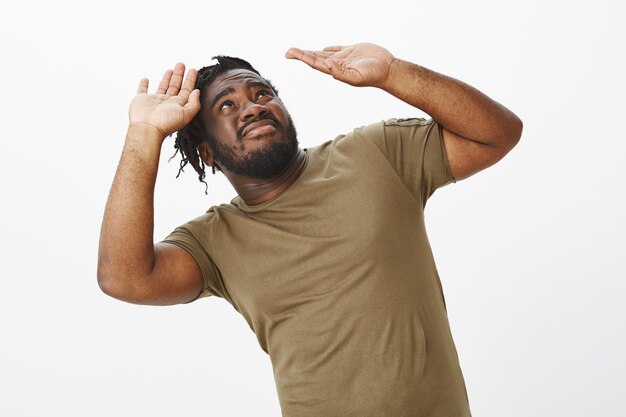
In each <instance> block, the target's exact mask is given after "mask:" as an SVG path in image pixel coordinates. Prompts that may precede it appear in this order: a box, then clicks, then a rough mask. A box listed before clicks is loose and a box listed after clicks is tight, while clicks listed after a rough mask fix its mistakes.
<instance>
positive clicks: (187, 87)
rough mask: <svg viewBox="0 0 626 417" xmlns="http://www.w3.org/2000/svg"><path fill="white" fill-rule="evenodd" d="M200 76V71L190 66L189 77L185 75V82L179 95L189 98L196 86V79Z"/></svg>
mask: <svg viewBox="0 0 626 417" xmlns="http://www.w3.org/2000/svg"><path fill="white" fill-rule="evenodd" d="M197 78H198V71H197V70H196V69H195V68H190V69H189V71H187V77H185V82H184V83H183V86H182V88H181V89H180V92H179V93H178V95H179V96H180V97H183V98H185V99H188V98H189V95H190V94H191V92H192V91H193V90H194V88H196V79H197Z"/></svg>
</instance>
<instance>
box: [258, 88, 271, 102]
mask: <svg viewBox="0 0 626 417" xmlns="http://www.w3.org/2000/svg"><path fill="white" fill-rule="evenodd" d="M271 95H272V94H271V93H270V92H269V91H268V90H260V91H259V92H258V93H256V99H257V100H259V99H261V98H263V97H266V96H271Z"/></svg>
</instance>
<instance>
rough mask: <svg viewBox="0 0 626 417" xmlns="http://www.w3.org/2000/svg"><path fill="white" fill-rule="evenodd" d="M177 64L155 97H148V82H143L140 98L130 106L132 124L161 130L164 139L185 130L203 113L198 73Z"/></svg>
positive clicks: (159, 87)
mask: <svg viewBox="0 0 626 417" xmlns="http://www.w3.org/2000/svg"><path fill="white" fill-rule="evenodd" d="M184 75H185V65H184V64H182V63H178V64H176V66H175V67H174V69H173V70H167V71H165V74H164V75H163V79H162V80H161V82H160V83H159V86H158V87H157V90H156V92H155V93H154V94H148V79H147V78H144V79H142V80H141V81H140V82H139V88H138V89H137V96H135V98H134V99H133V101H132V102H131V103H130V109H129V111H128V117H129V119H130V124H131V125H134V124H145V125H149V126H152V127H154V128H156V129H158V130H159V131H160V132H161V133H162V135H163V138H165V137H166V136H168V135H170V134H172V133H174V132H176V131H177V130H179V129H182V128H183V127H184V126H186V125H187V124H188V123H189V122H191V119H193V117H194V116H195V115H196V114H197V113H198V112H199V111H200V91H199V90H197V89H195V85H196V78H197V76H198V72H197V71H196V70H195V69H193V68H192V69H190V70H189V71H188V72H187V76H186V77H184Z"/></svg>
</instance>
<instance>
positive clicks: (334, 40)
mask: <svg viewBox="0 0 626 417" xmlns="http://www.w3.org/2000/svg"><path fill="white" fill-rule="evenodd" d="M7 4H8V3H5V5H3V6H0V8H1V9H2V10H0V45H1V51H0V53H1V59H2V65H1V69H0V75H1V77H2V85H1V94H0V115H1V117H2V130H3V132H2V142H1V143H2V154H1V158H2V163H1V164H0V169H1V172H0V184H1V191H2V194H1V195H2V205H1V210H2V216H1V219H0V230H2V234H3V243H2V251H1V257H2V259H1V262H0V274H1V278H0V331H1V333H0V334H1V337H2V339H1V342H0V415H1V416H7V417H9V416H10V417H19V416H152V417H158V416H189V417H191V416H233V417H234V416H238V417H239V416H279V415H280V409H279V405H278V399H277V397H276V391H275V386H274V381H273V375H272V369H271V364H270V361H269V358H268V357H267V355H266V354H265V353H264V352H263V351H262V350H261V349H260V348H259V346H258V344H257V342H256V339H255V337H254V334H253V333H252V332H251V331H250V329H249V328H248V327H247V324H246V323H245V321H244V320H243V319H242V318H241V317H240V316H239V315H238V313H237V312H236V311H235V310H234V309H233V308H232V307H231V306H230V305H229V304H228V303H227V302H225V301H224V300H221V299H218V298H213V299H204V300H201V301H199V302H197V303H193V304H191V305H184V306H174V307H146V306H135V305H130V304H125V303H122V302H119V301H116V300H114V299H111V298H109V297H107V296H105V295H104V294H103V293H101V292H100V290H99V288H98V286H97V284H96V261H97V247H98V237H99V229H100V222H101V219H102V213H103V209H104V204H105V201H106V198H107V195H108V190H109V187H110V184H111V181H112V179H113V174H114V172H115V168H116V165H117V162H118V159H119V155H120V151H121V149H122V144H123V140H124V135H125V131H126V126H127V120H128V119H127V109H128V104H129V103H130V100H131V99H132V97H133V96H134V93H135V91H136V88H137V83H138V82H139V79H140V78H142V77H148V78H149V79H150V80H151V82H152V84H151V87H152V88H151V91H154V90H153V88H154V87H155V86H156V84H157V83H158V80H159V79H160V77H161V75H162V73H163V71H164V70H165V69H166V68H170V67H172V66H173V65H174V64H175V63H176V62H178V61H182V62H185V63H186V64H187V65H189V66H194V67H196V68H198V67H201V66H204V65H207V64H209V63H210V58H211V57H212V56H213V55H217V54H230V55H235V56H241V57H243V58H246V59H248V60H250V61H251V62H252V63H253V64H254V65H255V66H256V67H257V69H259V70H260V71H261V73H262V74H263V75H265V76H266V77H267V78H269V79H271V80H272V81H273V82H274V83H275V84H276V85H277V87H278V89H279V90H280V93H281V96H282V98H283V101H284V102H285V103H286V105H287V107H288V109H289V110H290V112H291V114H292V116H293V119H294V121H295V124H296V127H297V128H298V131H299V134H300V141H301V144H302V145H303V146H313V145H317V144H319V143H321V142H322V141H325V140H329V139H332V138H334V137H335V136H336V135H338V134H341V133H345V132H347V131H350V130H351V129H352V128H354V127H357V126H360V125H363V124H368V123H372V122H376V121H379V120H382V119H385V118H389V117H410V116H423V114H422V113H421V112H420V111H418V110H415V109H412V108H411V107H409V106H408V105H406V104H404V103H401V102H399V101H397V100H396V99H394V98H393V97H391V96H388V95H387V94H385V93H384V92H382V91H379V90H375V89H371V88H364V89H358V88H354V87H350V86H347V85H344V84H341V83H339V82H337V81H335V80H333V79H332V78H330V77H328V76H325V75H324V74H321V73H317V72H315V71H313V70H312V69H310V68H308V67H307V66H306V65H304V64H302V63H300V62H297V61H291V60H286V59H284V58H283V56H284V52H285V51H286V50H287V49H288V48H289V47H290V46H297V47H300V48H304V49H321V48H322V47H324V46H327V45H334V44H351V43H356V42H361V41H369V42H375V43H378V44H380V45H382V46H385V47H387V48H388V49H389V50H390V51H391V52H392V53H394V54H395V55H396V56H397V57H400V58H403V59H407V60H410V61H413V62H416V63H418V64H420V65H424V66H426V67H429V68H431V69H434V70H437V71H440V72H443V73H445V74H448V75H451V76H453V77H456V78H458V79H461V80H463V81H465V82H467V83H469V84H471V85H473V86H475V87H477V88H479V89H480V90H482V91H483V92H485V93H486V94H488V95H489V96H491V97H492V98H494V99H495V100H498V101H499V102H501V103H503V104H504V105H506V106H507V107H509V108H510V109H512V110H513V111H514V112H516V113H517V114H518V115H519V116H520V117H521V118H522V119H523V121H524V124H525V127H524V134H523V138H522V140H521V142H520V144H519V145H518V147H516V148H515V149H514V150H513V151H512V152H511V153H510V154H509V155H508V156H507V157H506V158H505V159H504V160H503V161H502V162H501V163H499V164H498V165H496V166H494V167H493V168H491V169H488V170H486V171H484V172H481V173H479V174H477V175H476V176H474V177H472V178H470V179H468V180H465V181H462V182H459V183H457V184H455V185H450V186H448V187H445V188H443V189H441V190H439V191H437V193H436V194H435V196H434V197H433V198H432V199H431V200H430V201H429V203H428V207H427V211H426V216H427V227H428V231H429V237H430V241H431V244H432V246H433V251H434V253H435V257H436V260H437V264H438V268H439V272H440V275H441V278H442V282H443V286H444V290H445V294H446V301H447V305H448V314H449V319H450V323H451V327H452V332H453V335H454V338H455V341H456V345H457V349H458V352H459V357H460V361H461V366H462V368H463V371H464V375H465V379H466V383H467V389H468V393H469V398H470V405H471V408H472V411H473V414H474V416H476V417H479V416H480V417H497V416H503V415H506V416H509V417H527V416H555V415H559V416H570V417H573V416H581V417H582V416H585V417H587V416H618V415H626V403H625V402H624V400H623V394H624V392H625V389H626V377H625V376H624V375H625V373H626V361H625V360H624V358H623V355H624V352H625V351H626V325H625V317H626V314H625V313H626V307H625V303H624V302H623V299H624V295H625V292H626V291H625V290H626V283H625V278H626V269H625V268H624V258H625V256H626V251H625V250H624V249H625V245H624V239H625V238H626V226H625V222H624V220H623V215H624V213H625V212H626V203H625V191H626V190H625V187H624V166H625V164H626V144H625V141H626V135H625V134H624V120H625V119H624V113H625V112H626V105H625V104H624V103H625V100H626V54H625V52H626V29H625V26H624V21H626V13H625V6H624V2H622V1H619V0H614V1H610V0H598V1H594V2H578V1H539V0H530V1H523V2H522V1H518V2H514V3H510V2H505V1H496V0H492V1H490V0H476V1H471V2H465V1H438V2H420V1H400V2H394V1H388V2H377V3H368V2H357V1H348V2H339V1H333V2H324V1H315V2H302V3H297V2H293V3H291V4H292V5H289V6H288V5H287V3H272V2H248V1H238V2H223V3H219V4H217V3H214V2H207V1H205V2H163V1H150V2H148V1H137V2H135V1H127V2H125V3H124V4H123V5H117V6H111V5H109V4H107V3H106V2H99V3H95V2H93V3H92V2H67V1H60V2H42V1H38V2H37V1H35V2H28V1H25V2H20V3H19V6H18V5H16V3H14V4H13V5H11V6H8V5H7ZM115 4H117V3H115ZM172 145H173V141H172V139H171V138H170V139H168V140H167V141H166V142H165V144H164V148H163V149H164V151H163V154H162V163H161V167H160V173H159V178H158V180H157V191H156V201H155V205H156V227H155V239H156V240H160V239H162V238H163V237H164V236H165V235H166V234H167V233H169V232H170V231H171V230H172V229H173V228H174V227H176V226H177V225H179V224H181V223H183V222H185V221H186V220H188V219H191V218H193V217H195V216H197V215H199V214H201V213H203V212H204V211H205V210H206V209H207V208H208V207H209V206H211V205H213V204H218V203H221V202H225V201H229V200H230V198H232V197H233V196H234V191H233V190H232V188H230V186H229V185H228V184H227V183H226V181H225V179H224V178H223V177H222V176H220V175H217V176H215V177H213V176H211V175H209V178H208V181H209V195H208V196H205V195H204V186H203V185H201V184H200V183H199V182H198V181H197V177H196V175H195V173H194V172H193V170H192V169H191V168H189V169H187V170H186V172H185V173H184V174H183V175H181V177H180V178H179V179H175V176H176V172H177V167H178V158H176V160H175V161H172V162H170V163H169V164H168V163H167V159H168V157H169V156H171V154H172V153H173V147H172ZM244 261H245V260H242V262H244Z"/></svg>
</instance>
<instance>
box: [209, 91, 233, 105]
mask: <svg viewBox="0 0 626 417" xmlns="http://www.w3.org/2000/svg"><path fill="white" fill-rule="evenodd" d="M234 92H235V89H234V88H232V87H228V88H225V89H224V90H222V91H220V92H219V93H217V95H216V96H215V97H213V100H211V108H213V107H214V106H215V105H216V104H217V102H218V101H220V99H221V98H222V97H225V96H227V95H229V94H232V93H234Z"/></svg>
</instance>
